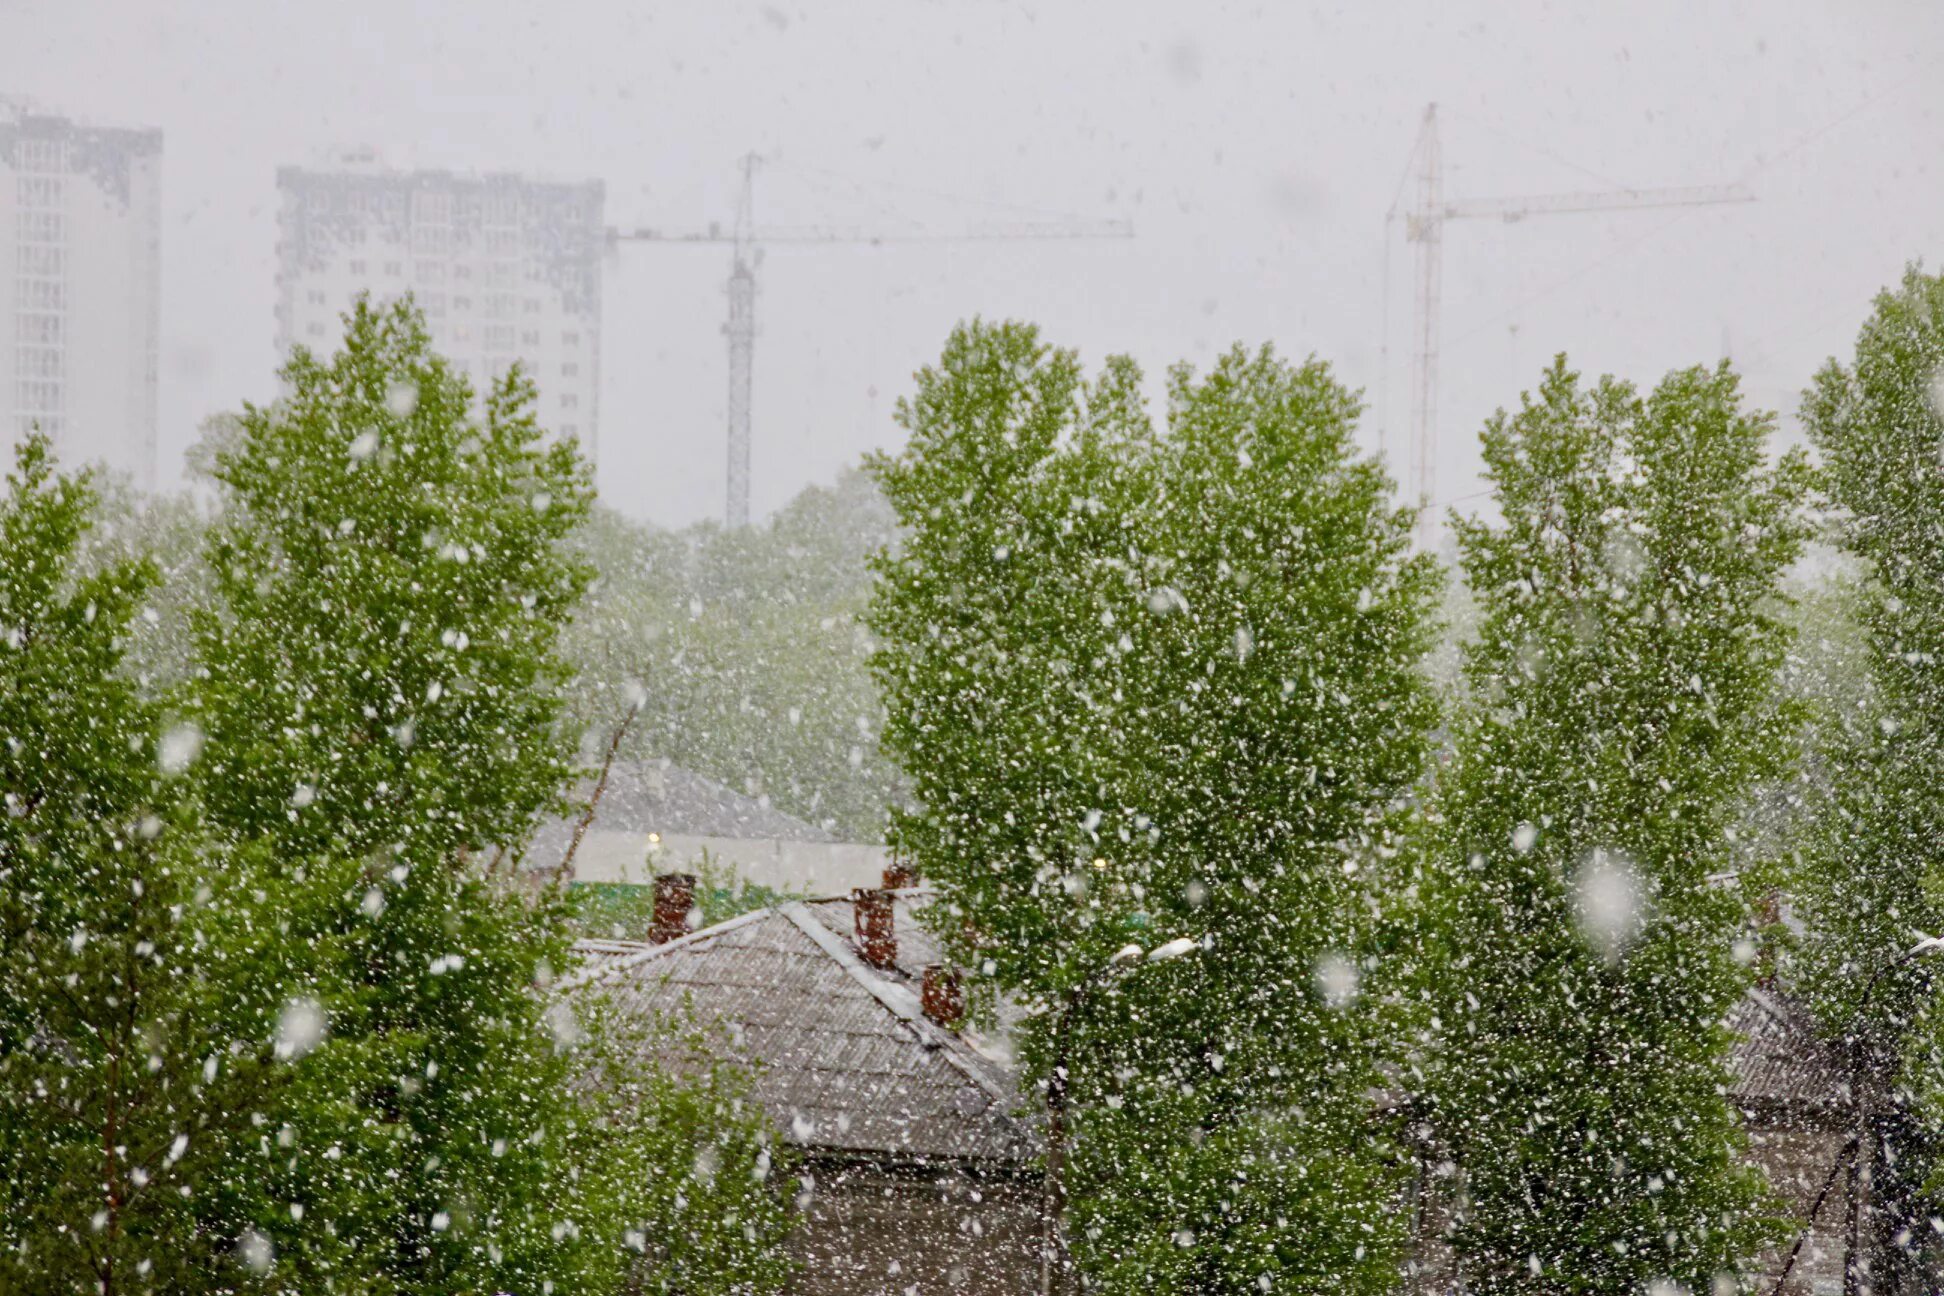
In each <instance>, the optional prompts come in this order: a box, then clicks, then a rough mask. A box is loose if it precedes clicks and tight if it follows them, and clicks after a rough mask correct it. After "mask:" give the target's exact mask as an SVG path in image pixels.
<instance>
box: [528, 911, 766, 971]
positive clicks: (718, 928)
mask: <svg viewBox="0 0 1944 1296" xmlns="http://www.w3.org/2000/svg"><path fill="white" fill-rule="evenodd" d="M775 912H776V910H775V909H774V908H770V907H765V908H762V909H751V910H750V911H749V912H748V913H742V914H737V915H736V916H735V917H734V918H725V919H723V920H722V921H721V922H719V923H716V924H714V925H713V926H709V927H704V928H702V929H701V930H699V931H692V932H690V933H689V934H688V935H686V936H677V937H676V938H675V939H674V940H672V941H663V942H662V943H661V944H659V945H642V947H641V949H640V950H639V951H637V952H636V953H633V954H630V955H628V956H626V957H625V958H619V959H616V960H615V961H614V962H612V963H608V964H604V965H603V966H601V967H595V968H587V969H585V970H583V971H581V972H577V973H575V974H574V975H573V976H571V977H568V978H567V979H566V980H564V981H562V982H561V983H560V988H561V989H562V990H576V989H579V988H580V987H581V986H583V985H591V984H592V983H594V982H596V981H605V980H607V979H608V978H609V977H612V976H615V975H618V974H619V973H622V972H627V971H630V970H632V969H634V968H638V967H640V966H641V965H642V964H643V963H646V962H649V961H650V960H652V959H658V958H660V957H662V956H663V955H664V954H669V953H672V952H674V951H675V950H679V949H687V948H688V947H689V946H690V945H693V944H695V943H696V942H698V941H702V940H706V939H709V938H711V937H714V936H720V935H721V934H722V933H724V932H729V931H734V930H735V929H736V928H738V927H746V926H748V925H749V924H750V923H753V922H755V921H757V920H758V919H760V918H765V917H768V916H770V915H771V914H774V913H775ZM597 939H598V938H597ZM593 943H595V942H594V941H575V942H574V945H575V947H576V948H578V947H580V946H581V945H582V944H593ZM613 943H614V944H617V945H619V944H638V943H639V942H634V941H615V942H613Z"/></svg>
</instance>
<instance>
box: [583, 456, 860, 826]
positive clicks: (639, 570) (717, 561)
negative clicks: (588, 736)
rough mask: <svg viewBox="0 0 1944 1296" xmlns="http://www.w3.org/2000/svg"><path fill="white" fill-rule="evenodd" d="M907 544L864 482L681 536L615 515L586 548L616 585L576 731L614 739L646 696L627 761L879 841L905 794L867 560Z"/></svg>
mask: <svg viewBox="0 0 1944 1296" xmlns="http://www.w3.org/2000/svg"><path fill="white" fill-rule="evenodd" d="M890 538H891V522H890V519H889V517H888V510H887V509H886V507H885V505H884V502H883V500H882V499H880V498H879V497H878V495H877V493H876V491H875V489H874V488H873V487H872V485H871V483H870V481H869V480H868V479H867V478H865V477H864V476H863V474H861V473H857V472H847V473H845V474H844V475H843V476H842V477H841V478H839V480H838V482H837V484H836V485H835V486H834V487H830V488H822V487H814V486H813V487H810V488H808V489H806V490H805V491H804V492H803V493H802V494H800V495H799V496H797V498H796V499H795V500H793V501H791V503H790V504H789V505H788V506H787V507H786V508H784V509H783V510H782V511H781V512H780V513H778V514H777V515H776V517H775V518H774V519H772V520H771V521H770V523H769V524H768V525H767V526H764V527H748V528H739V529H736V530H723V529H721V528H720V527H717V526H715V525H714V524H708V525H704V526H701V527H697V528H694V529H692V530H690V531H687V532H681V533H675V534H668V533H662V532H656V531H653V530H651V529H649V528H646V527H642V526H637V525H635V524H632V523H629V522H627V521H626V520H624V519H622V518H621V517H619V516H617V515H615V514H613V513H609V512H605V511H599V510H597V511H596V513H595V516H594V519H593V524H592V525H591V526H590V527H588V528H587V529H586V532H585V534H584V536H583V537H582V539H581V540H580V541H579V544H580V546H581V548H582V550H583V552H584V553H585V554H586V556H587V559H588V561H589V562H590V563H592V564H593V566H594V567H595V568H596V570H597V571H598V573H599V576H598V579H597V580H596V582H595V585H594V588H593V589H592V591H591V592H590V594H589V597H588V599H587V602H586V604H585V606H584V609H583V611H582V612H581V614H580V615H579V616H578V617H577V619H576V622H575V624H574V626H573V627H572V628H571V629H570V631H569V632H568V634H567V636H566V641H565V644H564V650H565V651H566V653H567V655H568V656H569V657H570V658H571V659H572V660H573V662H574V663H575V666H576V670H577V674H578V679H577V682H576V685H575V690H574V691H575V694H576V702H575V712H574V714H575V717H576V719H577V720H578V721H579V722H580V723H581V724H583V725H585V726H589V727H591V728H593V729H594V730H596V731H597V732H599V733H601V734H607V733H611V732H612V731H613V729H614V726H615V724H616V723H617V722H618V721H619V718H620V716H621V715H622V714H623V713H624V712H625V711H626V710H627V708H628V707H629V706H630V705H632V696H631V695H635V690H634V689H633V688H631V687H630V686H631V685H638V686H640V688H641V689H642V690H643V691H645V701H644V703H643V705H642V711H641V714H640V715H639V716H638V717H637V719H636V722H635V725H634V727H633V729H632V730H631V732H630V734H629V736H628V739H627V743H626V745H625V747H624V748H623V754H624V756H634V757H637V758H649V757H663V758H667V759H670V760H673V761H675V762H677V763H678V764H681V765H684V766H686V767H688V768H690V769H693V770H696V771H698V772H700V773H702V774H706V775H708V776H709V777H711V778H714V779H717V780H718V781H720V782H722V783H724V784H727V785H728V786H730V787H734V788H736V789H738V790H742V791H748V792H750V793H751V794H752V795H754V794H767V795H768V796H769V797H770V799H771V801H772V802H773V803H774V804H775V805H776V806H777V808H778V809H781V810H784V811H787V812H788V813H790V814H794V815H796V816H798V817H799V818H801V819H804V820H807V821H809V822H811V823H815V824H822V825H825V826H827V827H830V828H832V829H834V830H835V831H837V832H838V833H840V834H842V835H843V836H844V837H846V838H847V839H849V840H852V841H877V840H879V838H880V837H881V836H882V834H883V832H884V816H885V811H886V808H887V807H888V806H889V805H890V804H891V803H892V802H893V801H894V800H896V798H897V795H898V783H897V779H896V774H895V771H893V770H892V769H891V768H890V766H889V764H888V762H887V761H886V760H885V759H884V758H883V757H882V756H881V755H880V754H879V751H878V738H877V735H878V731H879V729H880V727H881V723H882V722H881V719H880V707H879V705H878V701H877V695H876V692H875V691H874V690H873V688H872V686H871V680H870V676H869V674H868V672H867V671H866V669H865V662H866V657H867V655H868V653H869V650H870V641H869V639H868V637H867V636H866V635H865V633H864V631H863V629H862V627H861V626H860V625H859V624H858V620H859V617H860V614H861V613H862V611H863V607H864V603H865V600H866V598H867V597H868V594H869V589H870V573H869V571H868V570H867V568H866V566H865V560H866V556H867V555H868V554H869V553H871V552H872V551H873V550H875V549H877V548H879V547H880V546H882V545H883V544H885V543H886V542H887V541H888V540H889V539H890Z"/></svg>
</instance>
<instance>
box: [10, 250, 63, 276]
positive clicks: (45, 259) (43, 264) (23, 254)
mask: <svg viewBox="0 0 1944 1296" xmlns="http://www.w3.org/2000/svg"><path fill="white" fill-rule="evenodd" d="M63 264H64V263H63V261H62V259H61V249H59V248H56V247H18V248H15V249H14V265H15V266H16V267H17V268H18V270H19V272H20V273H21V274H24V275H46V276H47V277H48V278H50V279H57V278H59V277H60V275H61V271H62V267H63Z"/></svg>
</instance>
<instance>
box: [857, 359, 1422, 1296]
mask: <svg viewBox="0 0 1944 1296" xmlns="http://www.w3.org/2000/svg"><path fill="white" fill-rule="evenodd" d="M1140 384H1141V376H1140V373H1139V371H1138V370H1137V369H1136V367H1135V366H1134V365H1133V363H1132V362H1131V361H1128V360H1125V359H1114V360H1110V361H1109V362H1108V364H1107V366H1106V367H1105V369H1104V370H1103V371H1102V372H1101V374H1100V375H1099V377H1098V378H1096V379H1094V380H1092V381H1088V380H1087V379H1086V378H1085V377H1084V375H1083V374H1082V372H1081V369H1080V366H1079V363H1078V361H1077V360H1076V358H1075V357H1074V356H1073V355H1072V354H1071V353H1069V352H1063V351H1056V350H1053V349H1051V348H1048V347H1047V346H1045V345H1044V344H1043V343H1042V342H1041V341H1040V340H1039V337H1038V334H1037V332H1036V331H1035V330H1033V329H1032V328H1030V327H1027V326H1023V325H1017V324H1004V325H986V324H982V323H973V324H969V325H965V326H962V327H960V328H959V329H957V330H955V331H954V332H953V334H952V335H951V337H950V339H949V340H948V342H947V344H946V347H945V350H944V353H943V355H942V356H941V358H940V360H939V362H938V364H937V365H936V366H933V367H930V368H927V369H925V370H923V371H921V372H920V374H919V375H918V382H917V390H916V393H915V395H914V396H913V397H912V399H911V400H910V401H909V402H907V403H904V404H902V405H901V406H900V410H899V418H900V421H901V423H902V424H903V425H904V426H905V427H906V429H907V430H908V431H909V433H910V440H909V444H908V446H907V448H906V450H905V451H904V452H903V453H902V454H900V455H898V456H897V457H895V458H883V459H879V460H878V461H876V462H875V463H874V465H873V468H874V471H875V473H876V475H877V477H878V480H879V482H880V484H881V486H882V488H883V490H884V494H885V497H886V498H887V499H888V500H889V501H890V502H891V505H892V507H893V509H894V510H895V511H896V513H897V516H898V520H899V522H900V523H901V524H902V526H903V528H904V542H903V545H902V547H901V548H900V549H899V550H898V551H897V552H896V553H895V554H886V555H884V556H882V557H881V558H880V559H879V560H878V571H879V574H880V578H881V583H880V587H879V593H878V595H877V597H876V598H875V600H874V602H873V604H872V608H871V614H870V624H871V627H872V629H873V630H874V631H875V633H876V634H877V636H878V638H879V640H880V642H881V643H882V645H883V647H882V650H881V651H880V653H879V654H878V655H877V657H876V658H875V660H874V671H875V674H876V677H877V679H878V682H879V685H880V687H881V689H882V691H883V694H884V697H885V702H886V710H887V721H886V730H885V741H886V745H887V747H888V748H889V749H890V750H892V751H893V752H894V753H895V754H896V755H897V757H898V759H899V761H900V763H901V764H902V766H903V769H904V771H905V773H906V775H907V777H908V778H909V779H910V780H911V784H912V788H913V791H914V793H915V795H916V799H917V801H918V802H919V805H920V808H919V809H915V810H912V811H909V812H906V813H901V814H898V815H897V816H895V817H894V820H893V825H892V832H891V841H892V844H893V847H894V849H896V850H897V851H898V852H899V853H900V854H901V855H902V856H904V857H906V858H908V859H910V860H911V861H913V862H914V863H916V864H917V865H918V867H919V869H920V871H921V873H922V874H923V875H924V876H925V877H927V878H928V879H929V880H930V881H932V882H933V883H935V884H936V885H937V886H938V887H939V888H940V889H941V891H942V893H943V901H942V902H941V904H940V905H938V906H937V907H936V908H935V911H934V913H933V915H932V917H933V919H934V920H935V922H936V924H937V928H938V930H939V933H940V935H941V936H942V937H943V938H944V939H945V940H946V941H947V942H948V943H949V944H950V945H951V946H952V948H953V949H954V952H955V954H956V955H957V956H958V957H960V958H961V959H962V960H965V961H967V962H968V964H969V965H970V966H972V967H974V968H976V969H982V975H983V977H984V978H985V980H986V982H987V983H988V985H989V986H990V987H996V988H998V989H1001V990H1004V991H1006V992H1009V993H1012V994H1016V995H1019V996H1021V997H1023V998H1025V999H1026V1000H1028V1001H1030V1002H1036V1003H1039V1004H1043V1005H1045V1006H1046V1007H1047V1008H1048V1009H1049V1011H1047V1012H1046V1013H1045V1014H1044V1015H1042V1016H1041V1017H1040V1018H1039V1019H1037V1021H1036V1022H1035V1023H1034V1024H1033V1025H1031V1026H1030V1027H1029V1028H1028V1037H1027V1039H1026V1041H1025V1044H1026V1058H1027V1066H1028V1073H1029V1079H1030V1080H1032V1081H1034V1082H1036V1083H1038V1084H1040V1085H1042V1086H1046V1085H1047V1084H1048V1082H1049V1080H1051V1079H1054V1078H1055V1072H1056V1068H1058V1067H1059V1066H1060V1064H1061V1063H1062V1062H1064V1064H1065V1074H1066V1075H1067V1076H1069V1077H1070V1079H1071V1118H1072V1121H1073V1128H1074V1143H1073V1157H1074V1160H1073V1164H1072V1167H1071V1171H1070V1174H1069V1176H1068V1179H1069V1182H1070V1186H1071V1188H1072V1194H1073V1202H1074V1210H1073V1219H1072V1225H1073V1227H1072V1229H1071V1242H1072V1246H1073V1249H1074V1253H1075V1257H1076V1259H1077V1261H1078V1263H1079V1265H1080V1267H1081V1269H1082V1271H1083V1272H1084V1273H1085V1274H1086V1275H1087V1277H1088V1279H1089V1281H1090V1282H1092V1283H1093V1284H1095V1285H1096V1286H1097V1287H1098V1288H1099V1289H1101V1290H1109V1291H1133V1290H1140V1291H1149V1290H1164V1291H1189V1290H1196V1291H1199V1290H1239V1289H1241V1288H1244V1287H1252V1285H1253V1284H1256V1283H1257V1282H1258V1281H1261V1280H1266V1281H1269V1282H1271V1283H1272V1284H1273V1285H1274V1289H1276V1290H1284V1291H1290V1290H1295V1291H1326V1290H1327V1291H1346V1290H1347V1291H1382V1290H1387V1289H1388V1288H1389V1287H1390V1285H1391V1284H1392V1283H1393V1281H1394V1279H1395V1274H1396V1272H1397V1266H1398V1264H1399V1262H1400V1259H1401V1249H1402V1247H1403V1245H1404V1238H1405V1216H1404V1213H1403V1212H1401V1211H1398V1210H1396V1209H1395V1205H1396V1194H1397V1192H1398V1189H1399V1186H1400V1185H1399V1176H1398V1172H1397V1170H1396V1165H1397V1161H1396V1159H1395V1158H1394V1157H1392V1156H1391V1155H1390V1154H1391V1151H1392V1149H1390V1148H1389V1147H1388V1145H1387V1142H1386V1139H1385V1138H1384V1137H1383V1136H1382V1132H1381V1131H1375V1130H1373V1129H1372V1128H1371V1121H1370V1119H1369V1117H1370V1112H1369V1106H1368V1095H1369V1093H1370V1091H1371V1090H1372V1089H1373V1088H1374V1087H1375V1085H1376V1084H1377V1072H1376V1068H1375V1058H1376V1050H1375V1048H1374V1047H1373V1041H1374V1038H1375V1032H1376V1030H1377V1029H1378V1026H1377V1020H1378V1019H1377V1014H1375V1013H1374V1012H1372V1011H1370V1010H1368V1006H1365V1005H1356V1004H1354V1002H1353V1001H1354V999H1355V985H1356V980H1357V977H1358V974H1359V969H1360V960H1361V959H1362V957H1363V956H1364V952H1365V951H1364V944H1365V941H1366V939H1367V936H1368V934H1369V933H1368V928H1369V921H1368V918H1369V913H1370V909H1371V898H1370V896H1369V894H1368V893H1367V891H1366V884H1365V876H1366V872H1367V865H1368V864H1369V863H1370V862H1371V861H1372V860H1373V859H1374V857H1375V853H1376V849H1377V848H1378V847H1379V845H1380V844H1381V843H1382V842H1383V840H1384V839H1385V838H1386V836H1387V835H1388V832H1389V829H1390V826H1391V812H1392V810H1393V808H1394V803H1395V802H1396V801H1397V799H1398V798H1399V797H1400V796H1401V795H1403V794H1404V793H1405V792H1406V791H1407V790H1408V789H1409V787H1410V786H1411V784H1412V782H1413V781H1414V780H1415V779H1416V778H1417V777H1418V776H1419V774H1420V773H1421V771H1422V768H1423V761H1424V759H1425V733H1426V731H1427V729H1428V727H1429V724H1430V721H1431V719H1432V706H1431V701H1430V697H1429V694H1428V691H1427V689H1426V688H1425V686H1424V684H1423V681H1422V679H1421V676H1420V674H1419V664H1420V662H1421V659H1422V658H1423V655H1424V653H1425V650H1426V648H1427V646H1428V643H1429V637H1430V631H1429V611H1430V609H1431V607H1432V605H1433V602H1434V600H1435V597H1436V588H1437V579H1436V575H1435V571H1434V569H1433V567H1432V565H1431V564H1430V563H1429V562H1428V561H1427V560H1413V559H1409V558H1408V557H1407V549H1408V543H1409V540H1408V534H1409V517H1408V515H1407V514H1404V513H1399V512H1394V511H1392V510H1391V509H1390V508H1389V507H1388V504H1387V502H1386V501H1387V497H1388V494H1389V483H1388V482H1387V481H1386V480H1385V479H1384V477H1383V474H1382V473H1381V471H1380V470H1379V469H1378V468H1377V466H1376V465H1375V464H1374V463H1372V462H1370V461H1368V460H1364V459H1361V458H1358V457H1357V455H1356V452H1355V446H1354V438H1353V432H1354V428H1355V421H1356V417H1357V413H1358V404H1357V400H1356V398H1355V396H1354V395H1353V394H1352V393H1350V392H1349V391H1347V390H1346V389H1344V388H1343V387H1342V386H1341V385H1340V384H1339V383H1338V382H1337V381H1336V380H1335V378H1334V377H1333V376H1332V375H1331V374H1330V372H1329V370H1328V368H1327V367H1326V366H1324V365H1322V364H1321V363H1318V362H1315V361H1311V362H1308V363H1305V364H1303V365H1300V366H1291V365H1289V364H1286V363H1284V362H1283V361H1281V360H1279V359H1277V358H1276V357H1275V356H1274V355H1272V354H1271V353H1269V352H1268V351H1266V350H1264V351H1262V352H1259V353H1254V354H1251V353H1248V352H1245V351H1243V350H1241V349H1239V348H1238V349H1237V350H1235V351H1232V352H1230V353H1229V354H1227V355H1225V356H1224V357H1223V358H1222V359H1221V360H1220V361H1219V362H1218V363H1217V365H1216V366H1215V368H1214V370H1213V371H1212V372H1211V373H1209V374H1208V375H1207V376H1206V377H1203V378H1197V377H1196V376H1195V375H1194V374H1193V373H1191V372H1190V371H1189V370H1187V369H1186V368H1185V367H1184V368H1179V369H1177V370H1175V371H1173V373H1172V374H1171V376H1170V383H1169V396H1170V401H1169V404H1170V408H1169V420H1168V430H1167V431H1166V433H1157V432H1156V431H1155V429H1154V428H1153V427H1152V426H1151V424H1150V422H1149V419H1148V415H1147V412H1146V410H1145V408H1144V406H1143V403H1142V400H1141V397H1140ZM1130 935H1132V936H1136V937H1138V938H1139V939H1141V941H1142V942H1143V943H1158V942H1160V941H1162V940H1165V939H1168V938H1170V937H1178V936H1182V935H1188V936H1192V937H1197V938H1205V939H1204V940H1203V947H1204V948H1203V952H1202V953H1201V954H1200V955H1198V956H1196V957H1188V958H1181V959H1177V960H1174V961H1172V962H1167V963H1162V964H1155V965H1147V966H1141V967H1139V968H1137V969H1135V970H1133V971H1131V972H1123V971H1122V970H1120V969H1115V970H1114V971H1109V970H1108V967H1109V959H1110V956H1111V955H1112V954H1113V952H1114V951H1115V950H1116V949H1117V948H1118V947H1119V946H1120V945H1122V944H1123V943H1124V942H1126V941H1128V940H1129V938H1130ZM1063 1026H1064V1027H1065V1029H1062V1027H1063ZM1047 1092H1048V1095H1049V1099H1050V1100H1052V1101H1053V1102H1054V1104H1055V1106H1056V1107H1057V1106H1058V1096H1057V1093H1058V1091H1057V1089H1055V1088H1049V1089H1048V1090H1047Z"/></svg>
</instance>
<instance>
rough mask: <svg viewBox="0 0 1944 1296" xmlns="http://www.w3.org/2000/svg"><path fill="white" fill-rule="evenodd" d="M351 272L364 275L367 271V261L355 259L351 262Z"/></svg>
mask: <svg viewBox="0 0 1944 1296" xmlns="http://www.w3.org/2000/svg"><path fill="white" fill-rule="evenodd" d="M351 273H352V274H354V275H362V274H363V273H365V263H364V262H362V261H353V262H352V263H351Z"/></svg>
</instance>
